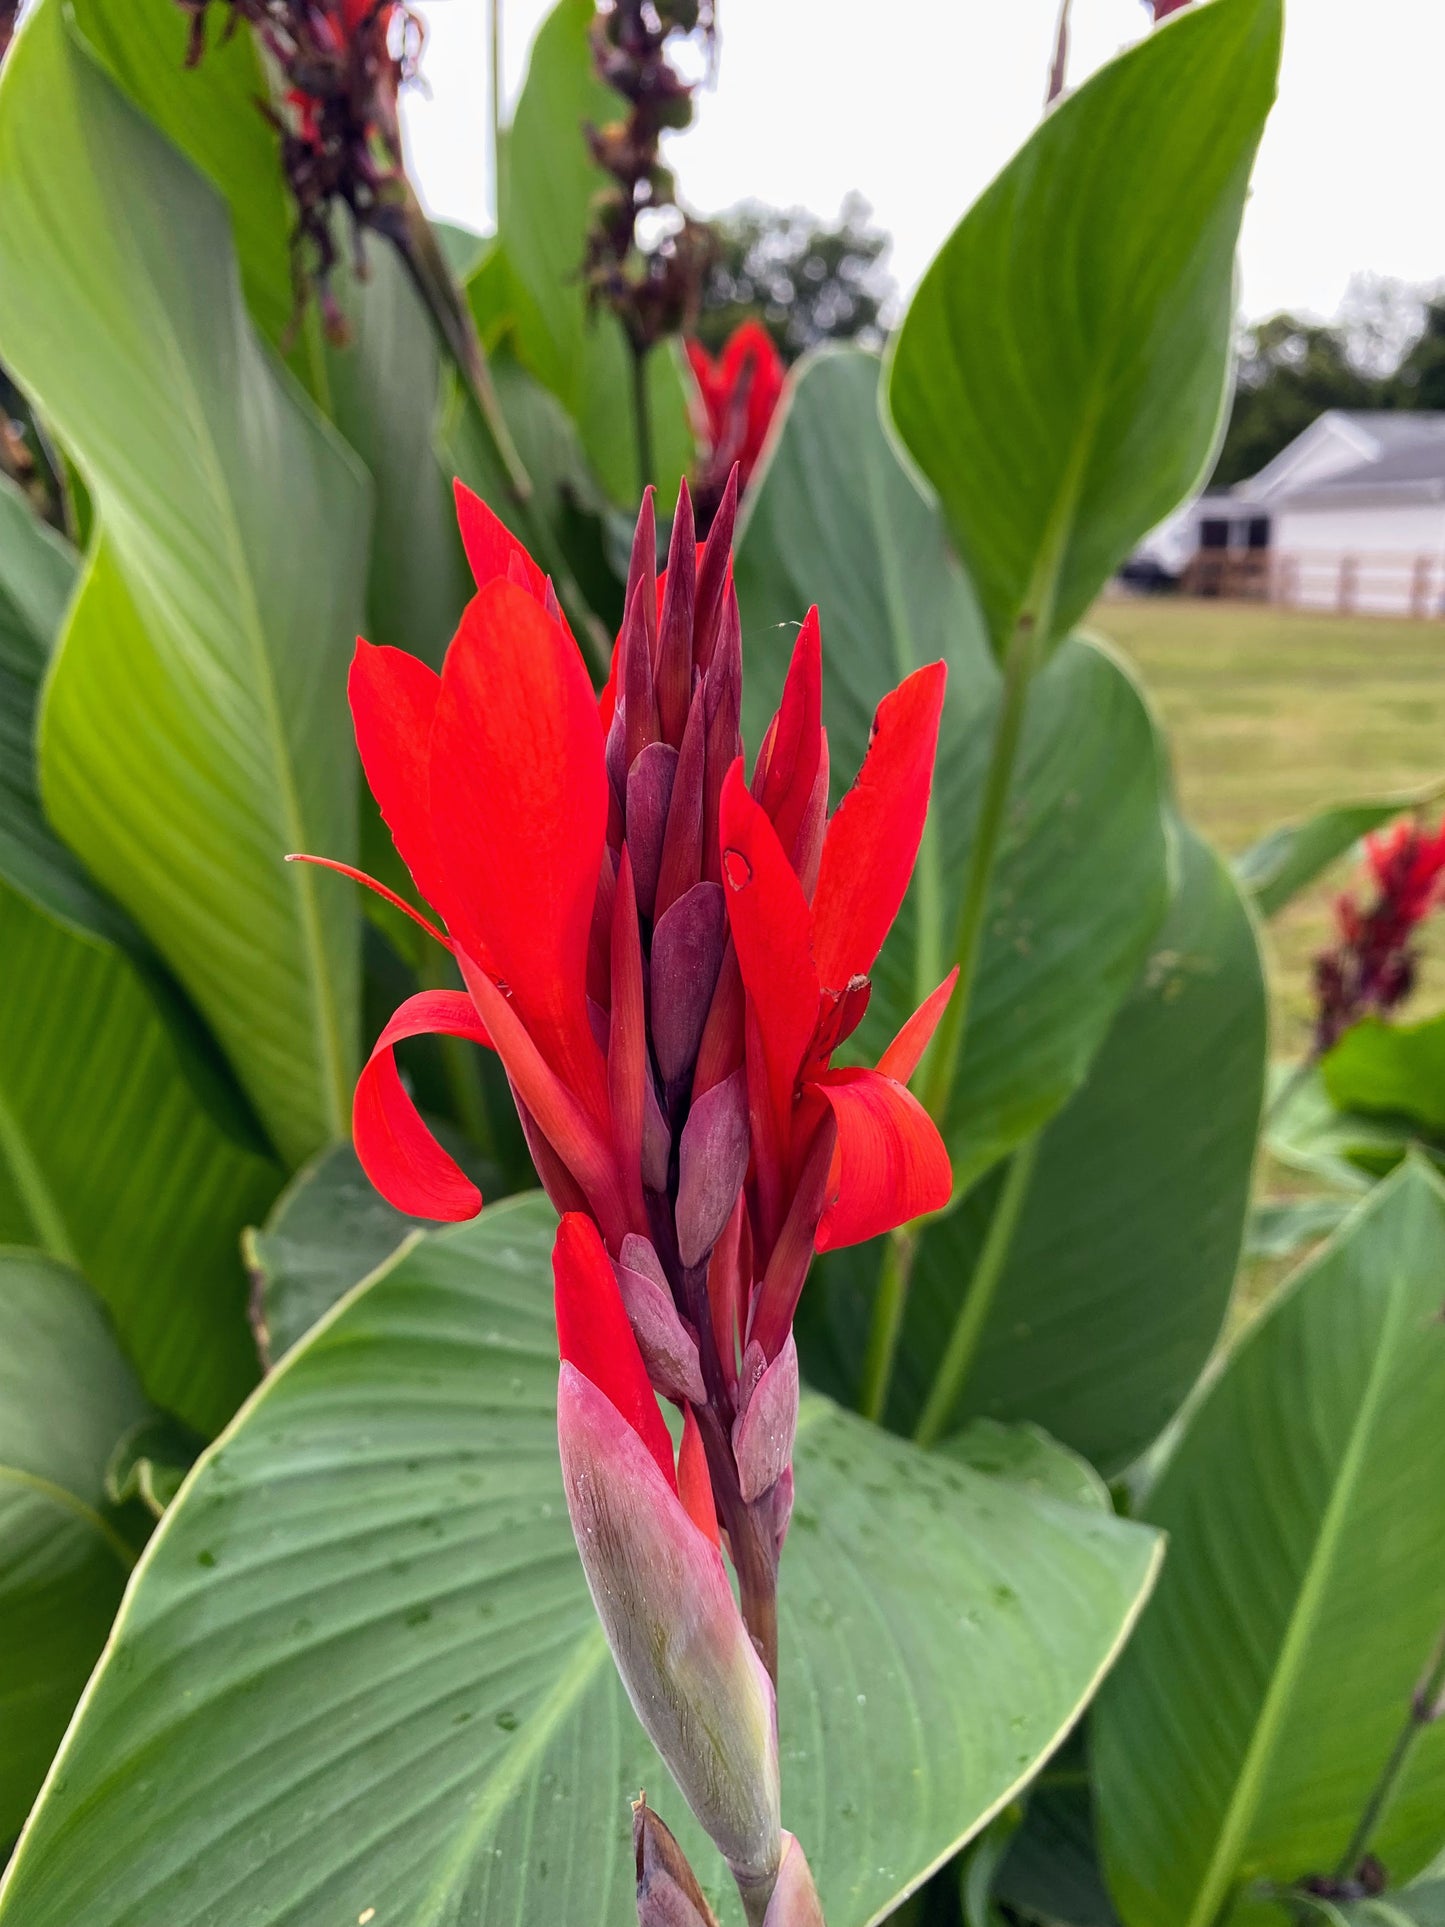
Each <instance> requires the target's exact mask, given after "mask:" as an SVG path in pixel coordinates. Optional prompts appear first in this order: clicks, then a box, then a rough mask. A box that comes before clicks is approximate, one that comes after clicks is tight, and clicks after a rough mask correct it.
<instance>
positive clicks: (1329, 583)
mask: <svg viewBox="0 0 1445 1927" xmlns="http://www.w3.org/2000/svg"><path fill="white" fill-rule="evenodd" d="M1180 588H1181V590H1182V591H1183V593H1184V594H1185V595H1193V596H1226V597H1230V598H1233V599H1235V600H1239V601H1245V602H1278V603H1282V604H1284V605H1285V606H1286V607H1289V608H1304V609H1332V610H1336V611H1337V612H1338V613H1339V614H1341V615H1351V614H1367V615H1376V614H1378V615H1402V616H1414V617H1418V618H1424V617H1431V616H1434V617H1440V616H1445V557H1441V556H1439V555H1412V554H1408V553H1401V552H1399V551H1388V550H1383V551H1375V552H1370V551H1361V552H1359V553H1357V554H1348V553H1345V552H1339V553H1333V552H1330V551H1328V550H1323V549H1305V550H1299V551H1297V552H1294V553H1277V552H1276V551H1275V550H1273V549H1201V550H1200V551H1199V552H1198V554H1197V555H1195V556H1194V557H1193V558H1192V560H1191V561H1190V562H1189V564H1188V566H1187V567H1186V569H1185V571H1184V574H1183V576H1182V578H1181V580H1180Z"/></svg>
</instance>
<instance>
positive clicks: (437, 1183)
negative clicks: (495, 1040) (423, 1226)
mask: <svg viewBox="0 0 1445 1927" xmlns="http://www.w3.org/2000/svg"><path fill="white" fill-rule="evenodd" d="M433 1034H439V1035H441V1036H443V1037H468V1038H470V1039H471V1041H472V1042H473V1043H474V1044H483V1045H485V1046H486V1047H487V1048H488V1049H490V1048H491V1042H492V1040H491V1038H490V1037H489V1036H488V1034H487V1029H486V1026H485V1025H484V1024H483V1022H482V1020H481V1018H480V1017H479V1016H478V1015H477V1012H476V1010H475V1008H474V1006H473V1004H472V1001H471V999H470V998H469V997H466V996H463V994H462V993H461V992H460V991H456V990H423V991H421V992H420V993H419V994H418V995H417V996H415V997H408V999H407V1000H406V1002H405V1003H404V1004H403V1005H402V1006H401V1008H400V1010H398V1011H397V1012H396V1013H395V1015H394V1016H393V1017H392V1019H391V1021H390V1022H389V1023H388V1024H387V1026H386V1028H385V1029H384V1030H383V1031H382V1033H381V1035H380V1037H378V1038H377V1040H376V1043H375V1045H374V1046H373V1048H372V1052H371V1056H370V1057H369V1058H368V1059H367V1060H366V1063H365V1065H364V1066H363V1067H362V1072H361V1076H360V1077H359V1078H358V1079H357V1084H356V1096H355V1099H354V1100H353V1103H352V1108H351V1129H352V1138H353V1141H354V1143H355V1145H356V1155H357V1157H358V1158H360V1160H361V1168H362V1169H363V1170H364V1171H365V1173H366V1175H367V1176H368V1177H369V1178H370V1179H371V1181H372V1183H373V1184H374V1185H375V1186H376V1188H377V1190H378V1191H379V1192H380V1193H381V1195H382V1196H383V1197H384V1198H385V1199H386V1201H387V1203H388V1204H391V1205H394V1206H395V1207H396V1209H397V1210H398V1211H405V1212H407V1213H408V1214H409V1215H410V1216H411V1217H414V1218H442V1219H446V1220H448V1221H452V1222H454V1221H456V1220H458V1219H461V1218H474V1217H475V1216H476V1215H477V1213H478V1212H479V1211H480V1210H481V1208H482V1194H481V1192H480V1191H479V1190H478V1189H477V1187H476V1186H475V1185H474V1184H473V1183H472V1181H471V1179H470V1178H469V1177H468V1176H467V1174H466V1172H465V1171H463V1170H462V1168H461V1166H460V1165H459V1164H458V1163H457V1162H456V1160H455V1158H453V1157H452V1156H451V1155H450V1154H449V1153H448V1152H446V1151H444V1150H443V1149H442V1147H441V1145H440V1144H438V1143H437V1141H436V1139H435V1138H434V1137H433V1136H432V1134H431V1132H430V1131H429V1130H428V1129H427V1127H426V1125H425V1124H424V1123H423V1122H422V1119H421V1116H420V1113H419V1112H418V1111H417V1108H416V1106H415V1105H414V1104H413V1103H412V1101H411V1099H410V1097H408V1095H407V1093H406V1089H405V1086H404V1085H403V1084H402V1081H401V1076H400V1074H399V1072H398V1071H397V1068H396V1055H395V1048H396V1046H397V1045H398V1044H399V1043H400V1042H401V1040H402V1039H403V1038H404V1037H423V1036H428V1035H433Z"/></svg>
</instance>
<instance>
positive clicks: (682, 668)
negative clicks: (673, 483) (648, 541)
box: [656, 481, 697, 748]
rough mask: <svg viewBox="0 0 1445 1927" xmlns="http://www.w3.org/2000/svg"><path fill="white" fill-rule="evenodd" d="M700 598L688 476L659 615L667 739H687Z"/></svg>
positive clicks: (660, 695)
mask: <svg viewBox="0 0 1445 1927" xmlns="http://www.w3.org/2000/svg"><path fill="white" fill-rule="evenodd" d="M696 600H697V534H696V530H695V528H694V524H693V517H692V497H691V495H689V493H688V488H687V483H686V481H684V482H683V485H682V487H681V489H680V490H679V491H678V497H677V514H676V515H675V516H674V517H673V521H672V540H671V542H670V543H669V544H668V550H667V582H666V585H665V587H664V588H663V591H662V613H661V614H660V615H659V617H658V619H657V658H656V660H657V713H658V716H659V719H660V720H661V723H662V734H663V740H664V741H665V742H669V743H671V744H672V745H673V747H674V748H676V747H677V746H678V745H679V744H680V743H681V742H682V731H683V726H684V724H685V723H686V722H687V708H688V704H689V703H690V702H691V701H692V621H693V610H694V608H695V606H696Z"/></svg>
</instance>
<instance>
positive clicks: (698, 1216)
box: [677, 1071, 751, 1268]
mask: <svg viewBox="0 0 1445 1927" xmlns="http://www.w3.org/2000/svg"><path fill="white" fill-rule="evenodd" d="M750 1144H751V1140H750V1138H749V1134H748V1085H747V1072H746V1071H734V1072H733V1074H732V1076H731V1077H728V1078H724V1080H723V1081H722V1083H721V1084H714V1085H713V1087H712V1089H711V1090H710V1091H704V1093H703V1095H702V1096H701V1097H700V1098H698V1100H697V1102H696V1103H695V1104H694V1105H693V1107H692V1109H691V1111H690V1112H689V1113H688V1118H687V1122H686V1124H684V1125H683V1127H682V1142H681V1144H680V1146H679V1150H678V1187H677V1248H678V1254H679V1256H680V1257H681V1259H682V1262H683V1263H684V1264H685V1265H687V1266H688V1267H689V1268H691V1267H692V1266H693V1265H697V1264H701V1263H702V1261H703V1259H704V1258H705V1257H706V1256H707V1254H708V1253H709V1252H710V1251H711V1250H712V1248H713V1246H714V1244H716V1242H717V1240H718V1238H719V1237H720V1235H721V1234H722V1230H723V1227H724V1226H725V1225H726V1224H727V1221H728V1219H729V1218H730V1217H731V1216H732V1209H733V1205H734V1204H735V1203H736V1202H737V1195H738V1192H739V1191H741V1190H742V1187H743V1179H744V1178H745V1177H746V1176H747V1173H748V1152H749V1149H750Z"/></svg>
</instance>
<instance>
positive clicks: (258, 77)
mask: <svg viewBox="0 0 1445 1927" xmlns="http://www.w3.org/2000/svg"><path fill="white" fill-rule="evenodd" d="M67 11H68V13H69V15H70V17H71V18H72V20H73V21H74V22H75V25H76V26H77V27H78V28H79V30H80V32H81V34H82V35H83V37H84V39H85V41H86V44H87V45H88V46H89V47H90V48H91V49H93V51H94V52H95V53H96V54H97V55H98V56H99V58H100V59H101V60H102V61H103V62H104V64H105V67H106V69H107V71H108V72H109V73H110V74H111V76H112V77H113V78H114V79H115V80H116V81H117V83H118V84H119V85H120V87H121V88H122V90H123V91H124V92H125V93H126V94H128V95H129V96H130V98H131V100H132V101H134V103H135V105H136V106H137V107H139V108H140V110H141V112H142V113H143V114H144V115H145V116H146V117H147V119H148V120H150V121H152V122H153V123H154V124H155V125H156V126H157V127H159V128H160V130H161V132H162V133H163V134H165V135H166V136H167V138H168V139H170V140H171V141H173V142H174V143H175V145H176V146H177V147H178V148H179V149H180V150H181V152H182V153H183V154H184V155H185V156H186V158H187V159H188V160H189V161H190V162H192V164H193V165H194V166H195V167H197V168H198V169H199V170H200V171H201V173H203V174H204V175H205V176H206V178H207V179H208V180H209V181H210V182H211V183H212V184H213V186H215V188H216V189H217V190H218V192H219V193H221V194H222V195H224V197H225V200H226V204H227V207H228V209H229V211H230V216H231V232H232V237H233V241H234V246H235V251H236V261H237V266H238V268H239V270H240V275H241V282H242V285H243V287H244V288H245V291H246V299H247V301H248V303H249V305H250V309H251V314H252V316H253V318H254V320H255V322H256V325H257V327H258V328H260V330H261V332H262V333H263V334H264V335H265V336H266V339H267V340H268V341H270V342H271V343H272V344H273V345H276V346H279V345H280V344H281V342H282V340H283V339H284V338H285V337H286V336H287V335H288V333H297V332H298V331H297V330H296V328H295V325H294V324H295V320H296V316H295V307H296V287H295V282H294V280H293V277H292V273H291V247H290V234H291V226H292V222H293V220H294V218H295V216H294V212H293V209H292V206H291V201H290V197H289V196H288V194H287V192H286V183H285V179H284V177H283V175H282V172H281V144H280V137H279V136H278V134H277V132H276V130H275V128H274V127H272V126H271V125H270V123H269V122H268V121H267V120H266V117H265V115H264V114H262V113H260V112H258V108H259V106H260V104H261V103H262V102H264V101H265V100H266V99H267V97H268V95H269V91H270V90H269V87H268V84H267V78H266V74H265V72H264V71H263V69H262V66H261V60H260V57H259V54H258V52H257V48H256V42H255V38H254V36H253V35H252V34H251V33H250V32H249V31H248V30H246V29H245V28H242V29H241V30H239V31H236V32H231V33H222V32H220V31H218V30H217V29H218V27H219V22H214V23H213V25H212V27H211V31H210V33H209V34H208V36H207V39H208V42H209V44H208V46H207V48H206V53H205V58H204V60H203V61H202V62H201V64H200V66H198V67H187V65H186V50H187V45H188V42H189V40H190V30H191V23H190V21H189V20H188V18H187V16H186V14H185V12H184V11H183V10H182V9H181V8H180V7H178V6H177V5H176V0H126V4H125V6H124V7H116V6H114V5H113V4H112V0H67ZM299 332H300V343H299V352H298V355H297V367H298V372H299V373H301V374H302V376H303V378H305V377H313V378H314V377H315V375H316V373H317V370H316V365H315V361H314V354H315V346H316V341H317V338H318V335H319V330H312V329H311V328H309V327H308V328H306V329H303V330H301V331H299Z"/></svg>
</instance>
